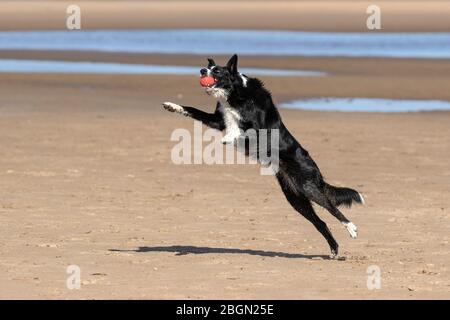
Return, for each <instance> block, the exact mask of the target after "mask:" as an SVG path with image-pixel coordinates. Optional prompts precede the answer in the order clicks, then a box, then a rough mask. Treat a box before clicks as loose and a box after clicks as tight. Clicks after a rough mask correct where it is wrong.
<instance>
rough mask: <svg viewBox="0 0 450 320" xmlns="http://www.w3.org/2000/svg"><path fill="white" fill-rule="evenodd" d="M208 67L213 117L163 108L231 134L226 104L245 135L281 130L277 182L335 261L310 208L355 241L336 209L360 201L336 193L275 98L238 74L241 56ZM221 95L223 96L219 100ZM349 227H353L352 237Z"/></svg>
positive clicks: (343, 191)
mask: <svg viewBox="0 0 450 320" xmlns="http://www.w3.org/2000/svg"><path fill="white" fill-rule="evenodd" d="M208 62H209V63H208V67H207V68H203V69H202V70H201V71H200V72H201V74H202V75H210V76H213V77H214V79H215V83H214V85H213V86H212V87H210V88H206V91H207V92H208V93H209V94H213V95H216V97H217V96H219V98H218V103H217V106H216V110H215V112H214V113H206V112H203V111H200V110H198V109H196V108H193V107H188V106H179V105H175V104H172V103H164V104H163V106H164V108H165V109H167V110H169V111H172V112H178V113H181V114H183V115H185V116H188V117H192V118H194V119H196V120H199V121H201V122H203V123H204V124H205V125H207V126H209V127H211V128H214V129H217V130H224V129H227V121H226V117H225V111H224V110H225V109H224V104H225V105H226V104H228V106H227V107H228V109H227V110H228V111H229V110H230V109H231V110H233V111H234V113H235V114H238V115H239V117H238V119H237V120H236V122H237V123H238V126H239V128H240V129H241V130H243V131H246V130H247V129H255V130H259V129H278V130H279V138H280V141H279V169H278V172H277V173H276V177H277V179H278V182H279V184H280V186H281V189H282V191H283V192H284V194H285V196H286V198H287V200H288V202H289V203H290V204H291V205H292V207H294V209H295V210H297V211H298V212H299V213H300V214H302V215H303V216H304V217H305V218H306V219H308V220H309V221H310V222H311V223H312V224H313V225H314V226H315V227H316V228H317V230H318V231H319V232H320V233H321V234H322V235H323V236H324V237H325V239H326V240H327V242H328V244H329V246H330V249H331V256H332V257H336V256H337V254H338V244H337V242H336V240H335V239H334V237H333V235H332V234H331V232H330V230H329V229H328V227H327V225H326V224H325V222H323V221H322V220H321V219H320V218H319V217H318V216H317V214H316V213H315V211H314V209H313V206H312V203H311V202H315V203H317V204H319V205H320V206H322V207H324V208H325V209H327V210H328V211H329V212H330V213H331V214H332V215H333V216H334V217H336V218H337V219H338V220H339V221H340V222H341V223H343V224H344V225H345V226H346V227H347V229H348V230H349V232H350V235H351V236H352V237H356V226H354V224H353V223H351V222H350V221H349V220H348V219H347V218H346V217H345V216H344V215H343V214H342V213H341V211H340V210H339V209H338V207H339V206H340V205H346V206H348V207H350V206H351V204H352V203H354V202H356V203H363V201H364V200H363V198H362V196H361V195H360V194H359V193H358V192H357V191H355V190H353V189H350V188H338V187H334V186H332V185H329V184H328V183H326V182H325V181H324V179H323V177H322V174H321V173H320V170H319V168H318V166H317V165H316V163H315V162H314V160H313V159H312V158H311V156H310V155H309V153H308V151H306V150H305V149H304V148H303V147H302V146H301V145H300V143H299V142H298V141H297V140H296V139H295V138H294V137H293V136H292V134H291V133H290V132H289V131H288V129H287V128H286V127H285V125H284V124H283V122H282V121H281V117H280V115H279V113H278V110H277V109H276V107H275V105H274V103H273V101H272V97H271V94H270V92H269V91H268V90H266V89H265V88H264V85H263V83H262V82H261V81H260V80H258V79H256V78H248V77H246V76H244V75H242V74H240V73H239V72H238V68H237V55H234V56H233V57H232V58H231V59H230V61H229V62H228V63H227V65H226V66H225V67H221V66H217V65H216V64H215V62H214V60H212V59H208ZM217 93H220V94H217ZM348 224H351V227H352V228H353V233H352V232H351V231H350V229H349V227H348Z"/></svg>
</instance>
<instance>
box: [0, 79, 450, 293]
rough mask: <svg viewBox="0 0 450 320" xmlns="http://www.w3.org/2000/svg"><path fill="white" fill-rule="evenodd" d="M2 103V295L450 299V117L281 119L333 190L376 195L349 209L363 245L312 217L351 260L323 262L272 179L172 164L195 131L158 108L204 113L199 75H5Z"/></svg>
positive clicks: (289, 114) (287, 115)
mask: <svg viewBox="0 0 450 320" xmlns="http://www.w3.org/2000/svg"><path fill="white" fill-rule="evenodd" d="M279 81H287V80H286V79H284V80H282V79H280V80H279ZM269 82H270V84H272V83H274V82H277V81H275V80H272V81H268V85H269V88H270V87H271V86H270V84H269ZM273 93H274V95H275V96H278V89H276V88H275V89H274V90H273ZM280 93H282V92H280ZM0 96H1V97H2V101H1V104H0V115H1V117H0V142H1V143H0V152H1V154H2V157H1V159H0V192H1V194H2V197H1V203H0V205H1V206H0V212H1V215H0V219H1V220H0V229H1V231H0V251H1V264H0V283H1V288H2V289H1V290H0V297H1V298H232V299H242V298H321V299H324V298H334V299H341V298H355V299H356V298H358V299H359V298H415V299H416V298H426V299H428V298H448V297H449V295H448V292H449V288H450V287H449V285H450V283H449V270H448V264H449V255H448V249H449V236H448V235H449V234H450V232H449V231H450V230H449V229H450V228H449V223H448V222H449V213H450V211H449V210H450V201H449V197H448V195H449V192H450V184H449V183H448V182H449V179H450V167H449V162H448V159H449V156H450V154H449V151H450V149H449V146H450V138H449V137H450V126H449V123H450V113H448V112H441V113H424V114H397V115H394V114H370V115H369V114H351V113H322V112H305V111H287V110H283V111H282V115H283V117H284V119H285V122H286V123H287V125H288V127H289V128H290V129H291V130H292V132H293V133H294V134H295V136H296V137H297V138H298V139H300V141H301V142H302V143H303V145H304V146H305V147H306V148H307V149H308V150H309V151H310V152H311V154H312V155H313V157H314V158H315V159H316V160H317V162H318V163H319V165H320V167H321V169H322V171H323V173H324V174H325V176H326V177H327V179H328V181H329V182H331V183H334V184H338V185H345V186H352V187H355V188H358V189H359V190H361V191H362V192H363V193H364V195H365V196H366V200H367V205H366V206H364V207H357V208H354V209H352V210H344V211H345V214H346V215H347V216H348V217H349V218H350V219H351V220H353V221H354V222H355V223H356V224H357V225H358V227H359V230H360V234H359V238H358V239H356V240H352V239H350V238H349V237H348V234H347V232H346V231H345V230H344V229H343V228H342V227H341V226H340V225H339V223H338V222H337V221H336V220H334V218H332V217H331V216H330V215H329V214H327V213H325V212H324V211H323V210H321V209H319V210H318V212H319V214H320V215H321V217H323V218H324V219H325V220H326V221H327V222H328V224H329V226H330V228H331V229H332V231H333V233H334V234H335V236H336V238H337V239H338V241H339V243H340V245H341V254H342V255H343V256H344V257H346V260H345V261H329V260H321V256H322V255H326V254H328V250H329V249H328V247H327V244H326V242H325V241H324V239H322V237H321V236H320V235H319V233H318V232H317V231H316V230H314V228H313V227H312V226H311V225H310V224H309V223H308V222H307V221H306V220H305V219H304V218H303V217H300V216H299V215H298V214H297V213H296V212H294V211H293V210H292V209H291V208H290V206H289V205H288V204H287V202H286V201H285V200H284V199H283V195H282V193H281V191H280V190H279V188H278V186H277V184H276V182H275V179H274V178H273V177H267V176H260V175H259V170H258V168H257V167H255V166H251V165H247V166H245V165H244V166H238V165H234V166H223V165H222V166H221V165H216V166H206V165H197V166H194V165H185V166H177V165H174V164H173V163H172V162H171V160H170V151H171V148H172V147H173V146H174V145H175V142H171V141H170V134H171V132H172V131H173V130H174V129H175V128H188V129H190V130H191V131H192V129H193V123H192V121H191V120H189V119H185V118H182V117H179V116H177V115H174V114H169V113H167V112H164V111H163V110H162V109H161V108H160V102H161V101H164V100H172V101H183V102H188V103H192V104H194V105H200V106H203V105H209V106H210V107H209V108H207V107H205V109H207V110H208V109H210V108H211V105H212V104H213V103H212V101H211V100H210V98H209V97H206V96H205V95H204V93H202V90H201V89H200V88H199V87H198V85H197V79H196V78H192V77H166V79H163V80H160V79H158V77H155V76H109V77H107V76H80V77H79V76H57V75H32V76H30V75H2V76H1V78H0ZM177 96H178V97H179V98H180V99H178V98H177ZM179 252H181V253H183V254H182V255H178V254H177V253H179ZM318 259H319V260H318ZM70 264H76V265H78V266H80V267H81V270H82V283H83V285H82V289H81V290H72V291H71V290H68V289H67V288H66V283H65V281H66V277H67V275H66V273H65V271H66V267H67V266H68V265H70ZM370 265H378V266H379V267H380V268H381V270H382V289H381V290H374V291H370V290H368V289H367V287H366V279H367V276H366V269H367V267H368V266H370Z"/></svg>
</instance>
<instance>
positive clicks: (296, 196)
mask: <svg viewBox="0 0 450 320" xmlns="http://www.w3.org/2000/svg"><path fill="white" fill-rule="evenodd" d="M278 180H279V182H280V186H281V190H283V193H284V195H285V196H286V199H287V200H288V202H289V203H290V204H291V206H292V207H293V208H294V209H295V210H296V211H298V212H299V213H300V214H301V215H302V216H304V217H305V218H306V219H307V220H308V221H310V222H311V223H312V224H313V225H314V227H316V229H317V230H318V231H319V232H320V233H321V234H322V235H323V236H324V238H325V239H326V240H327V242H328V245H329V246H330V250H331V255H330V256H331V258H335V257H337V254H338V247H339V246H338V243H337V242H336V240H335V239H334V237H333V235H332V234H331V231H330V229H328V227H327V225H326V223H325V222H323V221H322V220H321V219H320V218H319V217H318V216H317V214H316V212H315V211H314V208H313V207H312V205H311V202H310V201H309V200H308V199H307V198H306V197H305V196H304V195H303V194H301V193H297V192H294V191H293V190H292V189H291V186H290V185H289V184H288V183H286V182H285V181H284V180H283V179H282V178H279V179H278Z"/></svg>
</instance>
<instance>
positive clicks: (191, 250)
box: [109, 246, 342, 260]
mask: <svg viewBox="0 0 450 320" xmlns="http://www.w3.org/2000/svg"><path fill="white" fill-rule="evenodd" d="M109 251H114V252H139V253H146V252H174V253H175V255H177V256H181V255H186V254H207V253H221V254H223V253H224V254H230V253H233V254H249V255H252V256H261V257H281V258H289V259H317V260H321V259H323V260H330V259H331V258H330V257H329V256H327V255H309V254H301V253H286V252H277V251H264V250H251V249H236V248H211V247H196V246H161V247H138V248H137V249H131V250H122V249H110V250H109ZM339 260H342V259H339Z"/></svg>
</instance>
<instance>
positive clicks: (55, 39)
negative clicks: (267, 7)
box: [0, 29, 450, 59]
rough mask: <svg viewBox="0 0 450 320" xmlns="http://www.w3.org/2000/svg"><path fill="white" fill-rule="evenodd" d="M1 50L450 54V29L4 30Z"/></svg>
mask: <svg viewBox="0 0 450 320" xmlns="http://www.w3.org/2000/svg"><path fill="white" fill-rule="evenodd" d="M0 49H16V50H81V51H106V52H128V53H163V54H199V55H205V54H211V55H212V54H233V53H238V54H241V55H292V56H348V57H397V58H446V59H448V58H450V33H448V32H443V33H437V32H430V33H387V32H383V33H378V32H365V33H358V32H300V31H269V30H197V29H193V30H96V31H93V30H86V31H4V32H0Z"/></svg>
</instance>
